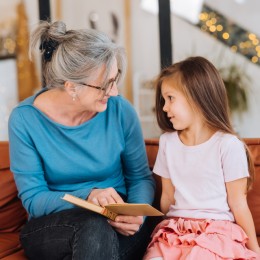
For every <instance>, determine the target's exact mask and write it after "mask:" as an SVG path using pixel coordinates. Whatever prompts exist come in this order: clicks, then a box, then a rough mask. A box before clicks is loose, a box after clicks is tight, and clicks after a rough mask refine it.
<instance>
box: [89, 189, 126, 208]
mask: <svg viewBox="0 0 260 260" xmlns="http://www.w3.org/2000/svg"><path fill="white" fill-rule="evenodd" d="M87 201H89V202H92V203H94V204H96V205H98V206H102V207H104V206H106V205H108V204H114V203H124V201H123V199H122V198H121V197H120V195H119V194H118V193H117V192H116V190H115V189H114V188H106V189H93V190H92V191H91V192H90V194H89V196H88V198H87Z"/></svg>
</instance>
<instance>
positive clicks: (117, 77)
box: [79, 69, 121, 95]
mask: <svg viewBox="0 0 260 260" xmlns="http://www.w3.org/2000/svg"><path fill="white" fill-rule="evenodd" d="M120 75H121V70H120V69H119V70H118V71H117V74H116V76H115V78H114V79H110V80H109V81H108V82H107V83H106V84H105V86H107V87H105V88H102V87H100V86H94V85H90V84H86V83H79V84H80V85H83V86H86V87H90V88H95V89H98V90H102V91H104V92H105V95H107V94H108V93H109V92H110V91H111V89H112V88H113V87H114V84H115V83H118V81H119V78H120ZM109 84H111V87H109Z"/></svg>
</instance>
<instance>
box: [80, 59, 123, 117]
mask: <svg viewBox="0 0 260 260" xmlns="http://www.w3.org/2000/svg"><path fill="white" fill-rule="evenodd" d="M105 69H106V68H105V67H101V68H100V69H99V70H98V71H97V76H96V77H95V79H93V80H92V81H91V82H86V83H85V84H86V85H91V86H96V87H99V86H101V85H102V83H103V82H102V78H103V74H104V71H105ZM118 73H119V72H118V67H117V62H116V60H115V62H114V64H113V66H112V68H111V71H110V75H109V77H108V81H109V82H113V83H112V85H111V88H109V89H108V91H107V93H106V94H105V95H104V92H103V91H102V90H100V89H97V88H93V87H89V86H86V85H85V86H80V88H79V89H78V92H77V99H76V102H78V105H80V106H82V107H84V108H85V109H86V110H88V111H92V112H103V111H105V110H106V109H107V102H108V99H109V97H111V96H117V95H118V88H117V83H116V79H117V77H118V76H120V75H119V74H118Z"/></svg>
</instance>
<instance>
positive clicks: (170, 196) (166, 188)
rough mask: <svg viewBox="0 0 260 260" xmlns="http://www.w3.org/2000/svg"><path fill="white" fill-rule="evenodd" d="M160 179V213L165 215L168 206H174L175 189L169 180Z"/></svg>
mask: <svg viewBox="0 0 260 260" xmlns="http://www.w3.org/2000/svg"><path fill="white" fill-rule="evenodd" d="M161 179H162V196H161V211H162V212H163V213H164V214H166V213H168V211H169V207H170V205H174V204H175V200H174V191H175V188H174V186H173V185H172V182H171V179H166V178H163V177H161Z"/></svg>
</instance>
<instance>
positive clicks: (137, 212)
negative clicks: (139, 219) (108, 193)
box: [105, 203, 164, 216]
mask: <svg viewBox="0 0 260 260" xmlns="http://www.w3.org/2000/svg"><path fill="white" fill-rule="evenodd" d="M105 208H107V209H109V210H110V211H113V212H115V213H117V214H118V215H128V216H163V215H164V214H163V213H162V212H160V211H159V210H157V209H156V208H154V207H152V206H151V205H149V204H134V203H133V204H132V203H123V204H109V205H106V206H105Z"/></svg>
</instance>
